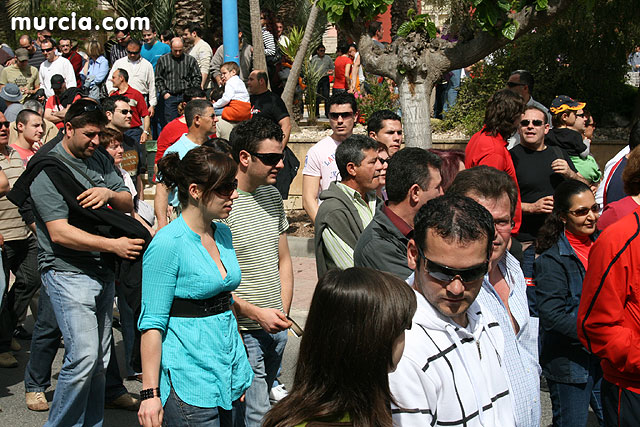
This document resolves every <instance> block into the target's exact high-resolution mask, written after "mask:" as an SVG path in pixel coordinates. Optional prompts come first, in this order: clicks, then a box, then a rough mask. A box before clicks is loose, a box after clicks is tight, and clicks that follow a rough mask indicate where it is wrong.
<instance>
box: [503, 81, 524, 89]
mask: <svg viewBox="0 0 640 427" xmlns="http://www.w3.org/2000/svg"><path fill="white" fill-rule="evenodd" d="M526 85H527V84H526V83H516V82H507V87H508V88H511V89H513V88H514V87H518V86H526Z"/></svg>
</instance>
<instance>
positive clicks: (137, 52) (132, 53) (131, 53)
mask: <svg viewBox="0 0 640 427" xmlns="http://www.w3.org/2000/svg"><path fill="white" fill-rule="evenodd" d="M127 53H128V54H129V55H137V54H139V53H140V51H139V50H137V51H135V52H131V51H130V50H128V51H127Z"/></svg>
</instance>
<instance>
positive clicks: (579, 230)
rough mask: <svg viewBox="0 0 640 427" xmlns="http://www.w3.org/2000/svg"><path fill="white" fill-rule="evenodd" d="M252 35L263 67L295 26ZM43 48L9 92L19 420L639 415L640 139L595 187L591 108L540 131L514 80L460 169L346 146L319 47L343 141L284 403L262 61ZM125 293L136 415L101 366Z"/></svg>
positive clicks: (519, 75)
mask: <svg viewBox="0 0 640 427" xmlns="http://www.w3.org/2000/svg"><path fill="white" fill-rule="evenodd" d="M262 21H263V27H264V29H263V36H264V38H265V50H266V51H267V57H268V58H269V57H270V56H272V57H273V56H277V52H276V53H273V52H272V51H277V49H278V47H277V46H278V45H281V44H282V43H285V40H284V39H283V37H286V36H284V35H283V34H282V25H279V26H278V25H276V24H277V22H276V21H275V20H274V18H273V17H272V16H271V14H269V13H267V12H265V13H264V14H263V16H262ZM371 31H372V33H371V35H372V37H373V38H374V42H376V43H380V39H381V38H382V35H383V34H382V28H381V27H380V26H375V25H373V26H372V27H371ZM269 35H271V37H269ZM51 36H52V34H51V33H50V32H48V31H46V30H44V31H40V32H39V33H38V40H31V38H30V37H29V36H27V35H24V36H22V37H20V46H21V48H19V49H16V51H15V64H14V65H10V66H9V67H7V68H5V70H3V71H2V73H0V85H3V86H2V88H1V90H0V98H2V99H3V100H4V101H6V106H0V107H2V108H4V110H3V112H2V113H0V166H1V167H2V170H1V171H0V194H2V195H3V196H5V195H6V197H2V198H0V208H1V209H0V234H1V236H2V247H3V251H2V252H3V256H2V262H3V269H4V272H5V274H4V275H0V276H1V277H0V279H1V280H0V284H1V285H2V287H1V288H0V290H1V291H2V292H1V295H2V305H1V307H0V367H2V368H16V367H17V366H18V362H17V360H16V358H15V357H14V355H13V353H12V352H16V351H20V347H21V346H20V343H19V342H18V340H16V338H19V339H23V340H25V339H30V341H31V343H30V345H31V352H30V357H29V362H28V364H27V366H26V369H25V393H26V394H25V400H26V405H27V407H28V408H29V409H30V410H34V411H47V410H48V411H49V415H48V421H47V423H46V425H47V426H76V425H77V426H82V425H101V424H102V421H103V418H104V409H105V408H120V409H128V410H136V411H138V420H139V422H140V424H141V425H143V426H153V427H156V426H160V425H167V426H187V425H198V426H218V425H220V426H249V427H254V426H256V427H257V426H262V425H264V426H278V427H293V426H304V425H307V426H309V427H311V426H322V425H326V426H330V425H353V426H391V425H400V426H414V425H415V426H418V425H420V426H422V425H468V426H519V427H520V426H522V427H526V426H531V427H534V426H539V425H540V422H541V392H540V391H541V388H543V387H547V388H548V391H549V394H550V397H551V403H552V411H553V425H554V426H586V424H587V419H588V415H589V408H591V410H592V411H593V413H594V414H595V416H596V418H597V419H598V422H599V423H600V424H601V425H605V426H635V425H636V424H635V423H637V420H638V419H640V380H639V379H638V375H639V374H638V372H639V370H640V366H639V363H638V360H639V359H640V356H639V355H638V354H637V353H638V350H637V347H638V345H637V339H638V332H639V331H640V321H639V320H638V319H639V316H638V313H639V308H638V295H637V288H638V277H640V275H639V274H637V273H638V263H639V262H640V261H639V259H638V254H639V252H638V251H639V250H640V248H639V245H640V243H639V242H640V240H639V239H638V235H640V206H639V205H640V148H637V146H638V145H639V144H640V124H636V125H635V126H634V127H633V128H632V130H631V133H630V137H629V145H628V146H627V147H625V148H624V149H623V150H621V151H620V152H619V153H618V154H617V155H616V156H615V157H613V158H612V159H611V160H610V161H609V162H608V163H607V165H606V167H605V169H604V173H602V172H601V171H600V169H599V168H598V165H597V163H596V161H595V159H594V157H593V155H592V154H591V151H590V147H591V139H592V137H593V131H594V129H595V120H594V118H593V117H592V116H591V115H590V114H589V112H588V111H587V110H586V106H587V105H586V103H585V102H581V101H576V100H574V99H572V98H571V97H569V96H566V95H560V96H558V97H556V98H555V99H554V100H553V101H552V103H551V104H550V106H549V108H548V109H547V108H546V107H545V106H543V105H542V104H540V103H539V102H537V101H535V100H534V99H533V89H534V80H533V76H532V75H531V73H529V72H528V71H526V70H517V71H514V72H513V73H512V74H511V75H510V77H509V79H508V81H506V82H505V89H502V90H499V91H498V92H496V93H495V94H494V95H493V96H492V97H491V98H490V99H489V101H488V103H487V106H486V112H485V119H484V126H483V128H482V129H481V130H480V131H479V132H477V133H476V134H475V135H473V136H472V137H471V139H470V141H469V142H468V144H467V145H466V148H465V150H464V151H461V150H435V149H431V150H424V149H422V148H416V147H406V148H404V147H403V133H402V118H401V117H400V116H399V115H398V114H397V113H396V112H393V111H389V110H380V111H376V112H375V113H373V114H371V116H370V117H367V123H366V133H365V134H359V133H354V127H355V123H356V121H357V117H358V105H357V102H356V98H355V96H354V95H353V92H354V91H357V90H358V85H359V84H360V83H363V80H361V79H359V77H358V76H359V70H358V67H359V64H360V63H359V57H358V55H357V51H354V52H352V58H349V51H350V48H349V47H345V46H340V47H339V55H338V59H337V60H336V62H335V63H334V64H331V63H330V62H331V61H326V60H325V59H324V58H326V56H325V55H326V53H325V49H324V47H323V46H320V47H319V48H318V50H317V55H316V56H315V57H314V60H315V61H316V62H317V63H318V64H319V66H322V67H324V68H325V69H326V70H325V72H326V75H327V77H328V76H329V75H331V74H332V73H333V75H334V77H335V78H334V83H333V92H334V93H333V94H332V95H331V96H329V95H328V93H327V92H328V91H325V92H323V93H325V94H326V102H325V108H326V114H327V117H328V119H329V125H330V127H331V134H330V135H328V136H327V137H325V138H323V139H322V140H320V141H318V142H317V143H316V144H315V145H313V146H312V147H311V148H310V149H309V151H308V153H307V156H306V159H305V162H304V169H303V171H302V175H303V179H302V203H303V208H304V210H305V211H306V213H307V214H308V216H309V218H310V219H311V220H312V221H313V223H314V225H315V228H314V232H315V236H314V248H315V260H316V268H317V274H318V278H319V280H318V283H317V286H316V289H315V292H314V295H313V299H312V302H311V306H310V309H309V316H308V319H307V322H306V324H305V328H304V329H305V331H304V333H303V335H302V340H301V344H300V351H299V356H298V361H297V366H296V371H295V378H294V382H293V385H292V387H291V388H290V390H288V391H287V390H286V389H285V387H284V386H283V385H282V384H280V383H279V380H278V376H279V373H280V371H281V369H282V358H283V353H284V349H285V346H286V344H287V340H288V331H289V329H290V328H291V329H292V330H297V325H296V324H295V322H293V320H292V319H291V318H290V317H289V313H290V310H291V304H292V298H293V292H294V274H293V263H292V254H291V253H290V250H289V246H288V240H287V229H288V227H289V223H288V220H287V216H286V213H285V209H284V204H283V198H286V197H287V194H288V191H289V185H290V184H291V181H292V180H293V178H294V177H295V176H296V172H297V169H298V166H299V163H298V162H297V159H296V158H295V156H294V155H293V153H292V151H291V150H290V148H288V147H287V145H288V141H289V136H290V132H291V119H290V117H289V115H288V113H287V110H286V108H285V106H284V104H283V102H282V100H281V99H280V97H279V96H278V94H277V93H274V91H272V90H269V89H268V88H269V85H270V82H271V83H273V80H272V78H273V75H274V72H275V69H274V68H273V63H272V62H271V61H269V60H268V61H267V62H268V69H267V70H257V69H252V67H251V61H250V55H249V56H248V57H245V56H244V55H245V53H244V52H245V51H246V48H247V45H245V44H244V43H242V34H239V38H240V41H241V59H240V60H239V64H238V63H235V62H224V60H223V56H221V55H219V54H218V52H219V50H220V49H218V50H217V51H216V53H215V55H214V54H213V51H212V49H211V47H210V46H209V45H208V44H207V43H206V42H205V41H204V40H203V39H202V38H201V36H202V30H201V28H200V27H199V26H197V25H188V26H187V27H186V28H184V30H183V33H182V37H172V36H171V35H168V34H166V35H162V37H161V38H162V39H164V40H165V41H166V43H165V42H164V41H160V40H158V38H157V34H156V33H155V31H154V30H153V29H149V30H145V31H143V33H142V36H143V42H140V41H137V40H134V39H132V38H131V36H130V34H129V33H127V32H124V31H119V32H117V33H116V34H115V40H114V41H113V43H108V44H107V49H106V53H105V49H104V47H103V46H102V45H100V44H99V43H97V42H95V41H89V42H87V45H86V46H85V50H86V53H87V57H86V58H85V57H83V56H82V55H81V54H80V53H79V52H78V51H77V50H75V49H74V48H73V46H72V44H73V42H72V40H69V39H66V38H64V37H62V38H60V39H59V40H54V39H53V38H52V37H51ZM185 45H188V46H191V47H190V48H189V49H190V50H189V53H186V51H185ZM249 53H250V49H249ZM242 57H244V58H245V59H244V60H243V59H242ZM343 57H344V58H345V59H344V60H341V61H339V60H340V58H343ZM38 61H40V62H39V63H38ZM338 62H340V63H341V64H342V63H344V70H342V69H341V70H339V69H338ZM212 64H217V65H212ZM11 67H13V68H11ZM216 67H217V68H216ZM341 67H342V65H341ZM7 70H8V71H7ZM332 70H333V71H332ZM218 83H219V84H220V85H221V86H222V87H221V88H218V89H216V88H214V87H213V86H218ZM327 83H328V81H321V85H322V87H323V88H326V87H328V84H327ZM336 84H338V87H336ZM342 84H344V86H343V87H340V85H342ZM323 91H324V89H323ZM2 108H0V111H2ZM152 138H153V139H154V140H155V139H157V153H156V157H155V159H154V162H153V163H154V169H153V171H151V170H149V171H147V168H148V166H147V164H148V163H147V160H146V155H147V153H146V149H145V148H144V144H145V143H146V141H148V140H151V139H152ZM147 172H149V175H150V176H153V177H155V178H154V179H155V196H154V201H153V202H154V203H153V207H152V206H151V205H150V204H149V203H147V202H145V200H144V185H143V179H142V178H143V175H144V174H145V173H147ZM9 272H11V273H12V274H13V276H14V277H15V278H14V281H13V283H12V284H11V286H9V276H10V275H9ZM38 290H39V297H38V298H37V301H38V304H37V310H35V309H34V310H32V312H33V313H34V317H35V318H36V322H35V326H34V329H33V332H32V333H29V332H28V331H27V330H26V329H25V328H24V326H22V324H21V322H22V321H23V319H24V317H25V316H26V313H27V310H28V308H29V305H30V303H31V301H32V299H34V296H35V295H36V294H37V293H38ZM116 297H117V305H118V311H119V322H120V324H121V326H122V331H123V340H124V347H125V366H124V369H123V371H125V372H126V373H127V375H126V377H127V378H128V379H131V380H138V381H140V382H141V383H142V391H141V392H140V397H139V398H138V397H136V396H134V395H132V394H131V393H129V392H128V390H127V389H126V387H125V385H124V381H123V378H122V376H121V374H120V372H121V369H120V367H119V365H118V359H117V357H115V351H113V349H114V339H113V333H112V327H113V317H112V315H113V306H114V298H116ZM297 333H302V331H299V330H297ZM61 345H64V349H65V358H64V363H63V366H62V369H61V371H60V374H59V377H58V381H57V385H56V389H55V393H54V396H53V400H52V402H51V403H50V404H49V402H48V401H47V398H46V395H45V391H46V390H47V388H48V387H49V386H50V385H51V374H52V372H51V370H52V368H51V366H52V363H53V359H54V357H55V355H56V353H57V351H58V349H59V347H60V346H61Z"/></svg>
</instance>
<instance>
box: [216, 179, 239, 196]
mask: <svg viewBox="0 0 640 427" xmlns="http://www.w3.org/2000/svg"><path fill="white" fill-rule="evenodd" d="M237 189H238V180H237V179H234V180H233V181H229V182H223V183H222V184H220V185H218V186H217V187H216V188H214V189H213V191H214V192H215V193H218V194H219V195H221V196H222V197H231V195H232V194H233V192H234V191H236V190H237Z"/></svg>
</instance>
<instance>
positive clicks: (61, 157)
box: [49, 152, 99, 187]
mask: <svg viewBox="0 0 640 427" xmlns="http://www.w3.org/2000/svg"><path fill="white" fill-rule="evenodd" d="M49 155H50V156H53V157H55V158H56V159H58V160H60V161H61V162H62V163H64V164H65V165H67V166H68V167H70V168H71V169H73V170H74V171H76V172H78V173H79V174H80V175H81V176H82V177H84V178H85V179H86V180H87V181H89V183H90V184H91V185H92V186H93V187H99V185H98V184H96V183H95V181H94V180H92V179H91V178H89V175H87V174H86V173H85V172H84V171H83V170H81V169H80V168H79V167H77V166H76V165H74V164H73V163H71V162H70V161H69V159H65V158H64V156H62V155H60V154H58V153H52V152H49Z"/></svg>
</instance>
